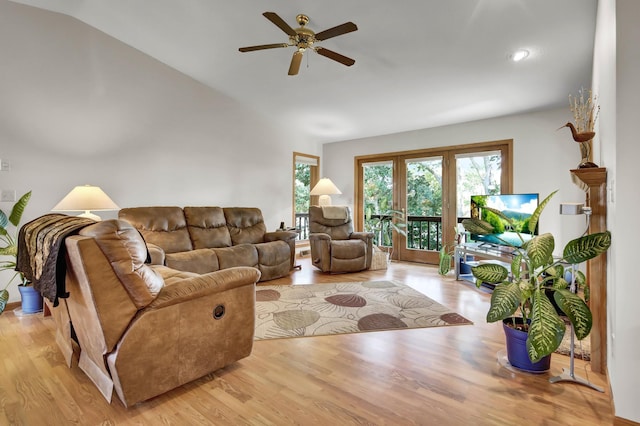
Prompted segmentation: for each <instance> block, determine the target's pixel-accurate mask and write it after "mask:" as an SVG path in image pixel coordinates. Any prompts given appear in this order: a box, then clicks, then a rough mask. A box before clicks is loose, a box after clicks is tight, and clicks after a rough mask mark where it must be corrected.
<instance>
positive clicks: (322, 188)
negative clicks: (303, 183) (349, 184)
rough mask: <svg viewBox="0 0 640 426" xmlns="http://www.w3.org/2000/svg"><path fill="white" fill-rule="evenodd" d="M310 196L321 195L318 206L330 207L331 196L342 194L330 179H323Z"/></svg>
mask: <svg viewBox="0 0 640 426" xmlns="http://www.w3.org/2000/svg"><path fill="white" fill-rule="evenodd" d="M309 194H310V195H319V196H320V198H318V204H319V205H321V206H330V205H331V195H333V194H342V192H340V190H339V189H338V187H336V186H335V185H334V183H333V182H331V179H329V178H322V179H320V180H319V181H318V183H316V186H314V187H313V189H312V190H311V192H310V193H309Z"/></svg>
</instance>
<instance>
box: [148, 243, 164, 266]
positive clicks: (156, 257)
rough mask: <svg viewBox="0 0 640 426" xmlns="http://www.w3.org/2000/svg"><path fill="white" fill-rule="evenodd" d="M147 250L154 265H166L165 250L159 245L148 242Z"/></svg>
mask: <svg viewBox="0 0 640 426" xmlns="http://www.w3.org/2000/svg"><path fill="white" fill-rule="evenodd" d="M147 251H148V252H149V257H150V258H151V264H152V265H164V260H165V259H164V250H163V249H162V247H160V246H159V245H156V244H153V243H147Z"/></svg>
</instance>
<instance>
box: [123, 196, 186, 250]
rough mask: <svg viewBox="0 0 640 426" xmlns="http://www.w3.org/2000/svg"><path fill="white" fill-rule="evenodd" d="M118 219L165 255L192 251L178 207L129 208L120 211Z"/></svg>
mask: <svg viewBox="0 0 640 426" xmlns="http://www.w3.org/2000/svg"><path fill="white" fill-rule="evenodd" d="M118 218H120V219H123V220H126V221H127V222H129V223H131V224H132V225H133V226H135V227H136V228H137V229H138V230H139V231H140V232H141V233H142V236H143V237H144V239H145V240H146V241H147V242H148V243H152V244H156V245H158V246H160V247H162V249H163V250H164V251H165V252H166V253H176V252H180V251H188V250H192V249H193V245H192V244H191V238H190V237H189V231H188V230H187V221H186V219H185V217H184V213H183V211H182V209H181V208H180V207H129V208H124V209H121V210H120V211H119V212H118Z"/></svg>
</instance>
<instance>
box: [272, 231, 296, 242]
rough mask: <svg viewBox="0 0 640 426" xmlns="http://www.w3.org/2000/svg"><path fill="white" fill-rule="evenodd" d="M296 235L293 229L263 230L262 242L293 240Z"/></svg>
mask: <svg viewBox="0 0 640 426" xmlns="http://www.w3.org/2000/svg"><path fill="white" fill-rule="evenodd" d="M297 235H298V233H297V232H295V231H274V232H265V234H264V242H265V243H268V242H270V241H279V240H282V241H290V240H295V239H296V236H297Z"/></svg>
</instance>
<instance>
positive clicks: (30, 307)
mask: <svg viewBox="0 0 640 426" xmlns="http://www.w3.org/2000/svg"><path fill="white" fill-rule="evenodd" d="M18 290H19V291H20V297H21V298H22V313H23V314H35V313H36V312H41V311H42V295H41V294H40V292H39V291H37V290H36V289H34V288H33V287H32V286H24V285H19V286H18Z"/></svg>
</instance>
